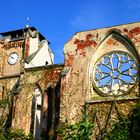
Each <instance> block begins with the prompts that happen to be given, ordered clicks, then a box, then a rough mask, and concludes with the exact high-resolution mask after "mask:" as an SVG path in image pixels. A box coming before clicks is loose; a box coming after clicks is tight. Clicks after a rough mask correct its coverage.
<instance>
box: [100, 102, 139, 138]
mask: <svg viewBox="0 0 140 140" xmlns="http://www.w3.org/2000/svg"><path fill="white" fill-rule="evenodd" d="M139 138H140V103H137V104H136V105H135V107H134V108H133V109H132V112H131V113H130V116H129V117H128V118H124V117H122V118H121V120H120V121H119V122H117V123H116V124H114V125H113V126H112V128H111V131H109V132H108V133H107V134H106V135H105V136H104V137H103V138H101V140H139Z"/></svg>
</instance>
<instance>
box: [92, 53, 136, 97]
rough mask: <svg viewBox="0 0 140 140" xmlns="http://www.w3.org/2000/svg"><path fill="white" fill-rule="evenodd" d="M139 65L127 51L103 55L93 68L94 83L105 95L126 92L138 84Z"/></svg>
mask: <svg viewBox="0 0 140 140" xmlns="http://www.w3.org/2000/svg"><path fill="white" fill-rule="evenodd" d="M137 72H138V66H137V64H136V61H135V60H134V59H133V57H132V56H131V55H130V54H128V53H126V52H121V51H118V52H110V53H108V54H105V55H104V56H102V57H101V58H100V59H99V60H98V61H97V62H96V64H95V67H94V70H93V85H94V87H95V89H97V91H98V92H99V93H101V94H102V95H104V96H108V95H115V96H119V95H122V94H126V93H128V92H129V91H130V89H131V88H132V87H133V86H134V85H135V84H136V81H137Z"/></svg>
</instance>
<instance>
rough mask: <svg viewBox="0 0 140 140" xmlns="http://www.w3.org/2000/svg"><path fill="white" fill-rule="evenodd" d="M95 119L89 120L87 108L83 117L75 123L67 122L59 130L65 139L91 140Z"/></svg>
mask: <svg viewBox="0 0 140 140" xmlns="http://www.w3.org/2000/svg"><path fill="white" fill-rule="evenodd" d="M93 127H94V124H93V121H92V120H89V115H86V112H85V110H83V112H82V119H81V121H79V122H78V123H75V124H73V125H72V124H66V126H65V127H64V128H62V129H59V130H58V133H59V135H60V136H61V137H62V139H63V140H90V137H91V135H92V133H93Z"/></svg>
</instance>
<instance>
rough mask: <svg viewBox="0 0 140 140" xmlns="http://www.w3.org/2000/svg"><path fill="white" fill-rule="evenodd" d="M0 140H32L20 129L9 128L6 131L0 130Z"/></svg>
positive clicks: (30, 136)
mask: <svg viewBox="0 0 140 140" xmlns="http://www.w3.org/2000/svg"><path fill="white" fill-rule="evenodd" d="M0 140H33V136H32V135H31V134H29V135H26V134H25V133H24V132H23V131H22V130H20V129H12V128H11V129H8V130H6V131H3V130H0Z"/></svg>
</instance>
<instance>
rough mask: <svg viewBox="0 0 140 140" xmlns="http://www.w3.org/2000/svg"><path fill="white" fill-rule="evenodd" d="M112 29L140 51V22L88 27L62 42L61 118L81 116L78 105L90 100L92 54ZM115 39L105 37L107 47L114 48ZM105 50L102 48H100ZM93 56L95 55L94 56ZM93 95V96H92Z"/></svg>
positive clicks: (70, 120)
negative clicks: (63, 61)
mask: <svg viewBox="0 0 140 140" xmlns="http://www.w3.org/2000/svg"><path fill="white" fill-rule="evenodd" d="M111 30H116V31H118V32H119V33H120V34H122V35H123V36H125V37H126V38H128V39H129V40H131V41H132V42H133V44H134V46H135V49H136V50H137V52H138V54H140V43H139V42H140V23H132V24H126V25H120V26H115V27H109V28H103V29H96V30H89V31H83V32H78V33H76V34H75V35H74V36H73V37H72V38H71V39H70V40H69V41H68V42H67V43H66V44H65V46H64V55H65V68H68V69H69V71H68V73H67V74H66V75H65V76H63V77H62V86H61V94H62V95H61V114H60V117H61V121H62V122H64V121H65V120H66V119H67V120H68V121H69V122H75V121H76V120H78V119H79V118H80V115H79V114H80V112H81V108H82V107H83V105H84V103H85V101H87V100H90V99H91V96H90V92H91V88H92V87H91V86H92V85H91V84H90V82H89V76H90V74H89V68H90V64H91V61H92V60H94V58H93V55H94V53H95V52H96V50H97V48H98V47H99V46H100V44H101V43H102V42H103V40H104V39H105V37H106V36H107V34H108V33H109V32H110V31H111ZM115 43H117V42H116V40H113V39H112V38H110V39H108V41H107V42H106V45H107V46H108V49H110V47H112V46H113V47H112V48H114V46H116V45H115ZM103 51H107V50H104V49H102V50H101V52H98V53H99V54H100V53H102V52H103ZM95 59H96V58H95ZM93 99H94V97H93Z"/></svg>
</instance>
